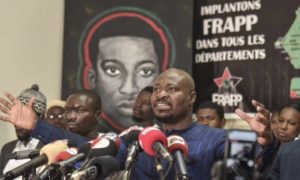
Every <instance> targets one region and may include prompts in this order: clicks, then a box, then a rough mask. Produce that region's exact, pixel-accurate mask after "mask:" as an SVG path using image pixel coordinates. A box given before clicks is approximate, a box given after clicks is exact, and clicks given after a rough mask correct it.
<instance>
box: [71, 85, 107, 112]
mask: <svg viewBox="0 0 300 180" xmlns="http://www.w3.org/2000/svg"><path fill="white" fill-rule="evenodd" d="M77 94H83V95H86V96H89V97H90V98H92V99H93V100H94V103H95V108H96V110H99V109H100V110H101V109H102V102H101V97H100V95H99V94H98V93H97V92H95V91H94V90H92V89H79V90H75V91H74V92H73V93H72V94H71V95H77Z"/></svg>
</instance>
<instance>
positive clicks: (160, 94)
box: [155, 89, 168, 99]
mask: <svg viewBox="0 0 300 180" xmlns="http://www.w3.org/2000/svg"><path fill="white" fill-rule="evenodd" d="M155 94H156V99H165V98H166V97H168V92H167V91H166V90H165V89H161V90H160V91H158V92H156V93H155Z"/></svg>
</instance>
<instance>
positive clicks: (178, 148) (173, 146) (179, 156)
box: [167, 135, 189, 180]
mask: <svg viewBox="0 0 300 180" xmlns="http://www.w3.org/2000/svg"><path fill="white" fill-rule="evenodd" d="M167 140H168V150H169V152H170V153H171V154H173V156H174V157H175V162H176V165H177V166H176V167H177V171H178V178H179V179H182V180H183V179H189V175H188V171H187V168H186V164H185V161H184V157H183V155H185V156H187V155H188V152H189V149H188V145H187V143H186V142H185V140H184V139H183V138H182V137H180V136H177V135H171V136H169V137H168V139H167Z"/></svg>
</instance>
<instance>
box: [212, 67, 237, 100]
mask: <svg viewBox="0 0 300 180" xmlns="http://www.w3.org/2000/svg"><path fill="white" fill-rule="evenodd" d="M242 79H243V78H242V77H237V76H232V75H231V73H230V71H229V68H228V67H226V68H225V69H224V71H223V75H222V76H221V77H218V78H215V79H214V82H215V84H216V85H217V86H218V93H213V95H212V102H215V103H218V104H220V105H222V106H237V105H238V103H240V102H242V100H243V96H242V95H241V94H239V93H238V92H237V90H236V87H237V85H238V84H239V83H240V82H241V81H242Z"/></svg>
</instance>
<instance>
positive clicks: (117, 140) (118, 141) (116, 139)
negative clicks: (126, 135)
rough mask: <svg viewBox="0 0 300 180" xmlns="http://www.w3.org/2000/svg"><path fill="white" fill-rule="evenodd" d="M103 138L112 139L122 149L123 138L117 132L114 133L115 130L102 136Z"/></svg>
mask: <svg viewBox="0 0 300 180" xmlns="http://www.w3.org/2000/svg"><path fill="white" fill-rule="evenodd" d="M102 138H106V139H110V140H112V141H113V142H114V143H115V144H116V145H117V148H118V149H120V145H121V138H120V137H119V136H118V135H117V134H116V133H114V132H108V133H105V134H104V135H103V136H102Z"/></svg>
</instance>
